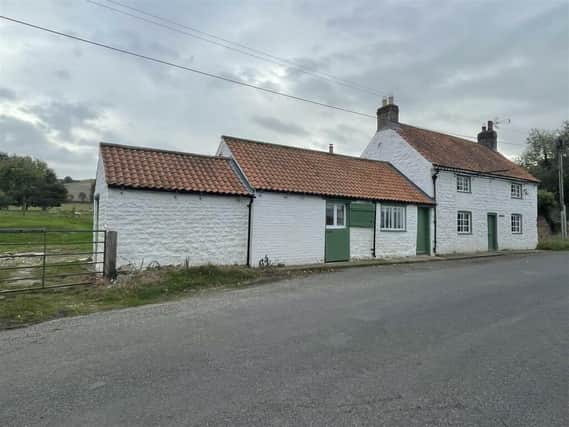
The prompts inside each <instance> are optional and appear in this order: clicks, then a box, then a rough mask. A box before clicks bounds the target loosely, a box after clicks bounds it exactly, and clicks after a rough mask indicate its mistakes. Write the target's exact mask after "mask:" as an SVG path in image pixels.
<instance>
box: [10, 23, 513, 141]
mask: <svg viewBox="0 0 569 427" xmlns="http://www.w3.org/2000/svg"><path fill="white" fill-rule="evenodd" d="M0 19H4V20H6V21H10V22H13V23H16V24H20V25H23V26H26V27H29V28H33V29H36V30H40V31H44V32H47V33H50V34H54V35H58V36H61V37H65V38H68V39H71V40H75V41H79V42H82V43H86V44H89V45H92V46H97V47H100V48H104V49H108V50H111V51H114V52H118V53H122V54H125V55H129V56H133V57H137V58H140V59H144V60H147V61H150V62H154V63H158V64H162V65H166V66H170V67H173V68H177V69H180V70H184V71H189V72H192V73H195V74H198V75H202V76H205V77H210V78H213V79H217V80H223V81H226V82H228V83H233V84H236V85H239V86H244V87H249V88H252V89H257V90H260V91H262V92H266V93H270V94H273V95H278V96H282V97H285V98H289V99H293V100H296V101H301V102H306V103H309V104H313V105H317V106H320V107H325V108H330V109H333V110H337V111H342V112H345V113H350V114H355V115H358V116H362V117H368V118H373V119H375V118H376V116H374V115H371V114H367V113H363V112H360V111H356V110H352V109H349V108H345V107H340V106H336V105H331V104H326V103H324V102H320V101H315V100H312V99H308V98H303V97H301V96H296V95H292V94H289V93H285V92H280V91H277V90H273V89H268V88H264V87H262V86H257V85H254V84H251V83H247V82H244V81H241V80H237V79H233V78H228V77H223V76H220V75H218V74H214V73H208V72H206V71H202V70H199V69H197V68H192V67H187V66H184V65H180V64H175V63H173V62H169V61H165V60H162V59H159V58H155V57H152V56H148V55H144V54H140V53H137V52H133V51H131V50H127V49H123V48H119V47H116V46H112V45H109V44H105V43H101V42H97V41H94V40H89V39H86V38H83V37H79V36H74V35H72V34H68V33H64V32H61V31H56V30H53V29H50V28H47V27H42V26H40V25H35V24H32V23H29V22H26V21H21V20H18V19H15V18H10V17H8V16H4V15H0ZM427 130H428V129H427ZM435 132H440V133H447V134H449V135H452V136H457V137H460V138H469V139H475V137H473V136H469V135H461V134H453V133H450V132H441V131H438V130H435ZM499 143H500V144H509V145H517V146H520V144H515V143H509V142H502V141H500V142H499Z"/></svg>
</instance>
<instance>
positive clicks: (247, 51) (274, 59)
mask: <svg viewBox="0 0 569 427" xmlns="http://www.w3.org/2000/svg"><path fill="white" fill-rule="evenodd" d="M85 1H87V2H88V3H91V4H93V5H95V6H98V7H102V8H105V9H108V10H110V11H112V12H115V13H119V14H122V15H125V16H129V17H131V18H133V19H137V20H139V21H142V22H146V23H149V24H152V25H156V26H159V27H162V28H165V29H168V30H170V31H174V32H177V33H180V34H184V35H186V36H188V37H192V38H195V39H197V40H201V41H204V42H206V43H210V44H213V45H216V46H220V47H223V48H225V49H229V50H232V51H234V52H238V53H240V54H242V55H246V56H250V57H252V58H256V59H260V60H261V61H265V62H269V63H272V64H277V65H280V66H282V67H288V68H293V69H295V70H297V71H299V72H301V73H303V74H308V75H311V76H313V77H315V78H318V79H320V80H326V81H332V82H334V83H336V84H339V85H341V86H344V87H348V88H351V89H355V90H358V91H360V92H365V93H367V94H370V95H373V96H374V97H375V96H382V95H381V94H380V93H379V92H377V91H376V90H374V89H372V88H369V87H366V86H362V85H360V84H358V83H354V82H351V81H348V80H345V79H341V78H339V77H336V76H334V75H332V74H328V73H324V72H320V71H313V70H308V69H307V68H306V67H303V66H302V65H299V64H298V63H295V62H293V61H291V60H289V59H286V58H282V57H278V56H275V55H272V54H270V53H267V52H264V51H262V50H258V49H254V48H251V47H248V46H246V45H243V44H241V43H236V42H233V41H231V40H228V39H225V38H222V37H218V36H216V35H214V34H211V33H207V32H205V31H201V30H198V29H196V28H194V27H190V26H188V25H185V24H181V23H179V22H176V21H173V20H171V19H168V18H164V17H162V16H159V15H155V14H153V13H150V12H147V11H145V10H143V9H140V8H136V7H132V6H128V5H126V4H124V3H121V2H118V1H114V0H106V2H107V3H111V4H114V5H117V6H120V7H122V8H124V9H128V10H131V11H134V12H136V13H138V14H140V15H144V16H148V17H151V18H153V19H148V18H145V17H143V16H139V15H135V14H133V13H130V12H126V11H124V10H121V9H117V8H115V7H112V6H109V5H106V4H103V3H101V2H98V1H95V0H85ZM154 19H157V20H159V21H161V22H157V21H155V20H154ZM164 22H165V23H166V24H164ZM168 24H172V25H175V26H176V27H178V28H176V27H173V26H172V25H168ZM180 28H184V29H186V30H189V31H192V32H193V33H197V34H202V35H204V36H206V37H202V36H199V35H197V34H193V33H191V32H188V31H184V30H181V29H180ZM212 39H213V40H212ZM216 40H217V41H216Z"/></svg>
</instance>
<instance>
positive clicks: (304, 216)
mask: <svg viewBox="0 0 569 427" xmlns="http://www.w3.org/2000/svg"><path fill="white" fill-rule="evenodd" d="M252 211H253V215H252V236H251V265H252V266H253V267H256V266H258V265H259V260H260V259H262V258H264V257H265V255H266V256H267V257H268V258H269V260H270V262H271V263H275V264H278V263H283V264H285V265H293V264H313V263H322V262H324V239H325V219H326V217H325V214H326V201H325V200H324V199H323V198H321V197H315V196H302V195H296V194H291V193H273V192H257V194H256V198H255V201H254V202H253V210H252Z"/></svg>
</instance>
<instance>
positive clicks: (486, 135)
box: [478, 120, 498, 151]
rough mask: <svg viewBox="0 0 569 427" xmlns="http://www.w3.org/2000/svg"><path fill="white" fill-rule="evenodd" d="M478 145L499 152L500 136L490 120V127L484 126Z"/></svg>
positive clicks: (479, 135)
mask: <svg viewBox="0 0 569 427" xmlns="http://www.w3.org/2000/svg"><path fill="white" fill-rule="evenodd" d="M478 143H479V144H481V145H484V146H485V147H488V148H489V149H490V150H492V151H498V134H497V133H496V131H495V130H494V122H492V120H488V127H486V126H484V125H482V131H481V132H480V133H479V134H478Z"/></svg>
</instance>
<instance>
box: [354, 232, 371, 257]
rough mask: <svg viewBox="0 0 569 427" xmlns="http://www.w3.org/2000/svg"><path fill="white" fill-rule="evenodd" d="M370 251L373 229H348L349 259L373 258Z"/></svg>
mask: <svg viewBox="0 0 569 427" xmlns="http://www.w3.org/2000/svg"><path fill="white" fill-rule="evenodd" d="M372 249H373V228H363V227H350V258H351V259H370V258H373V256H372Z"/></svg>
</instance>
